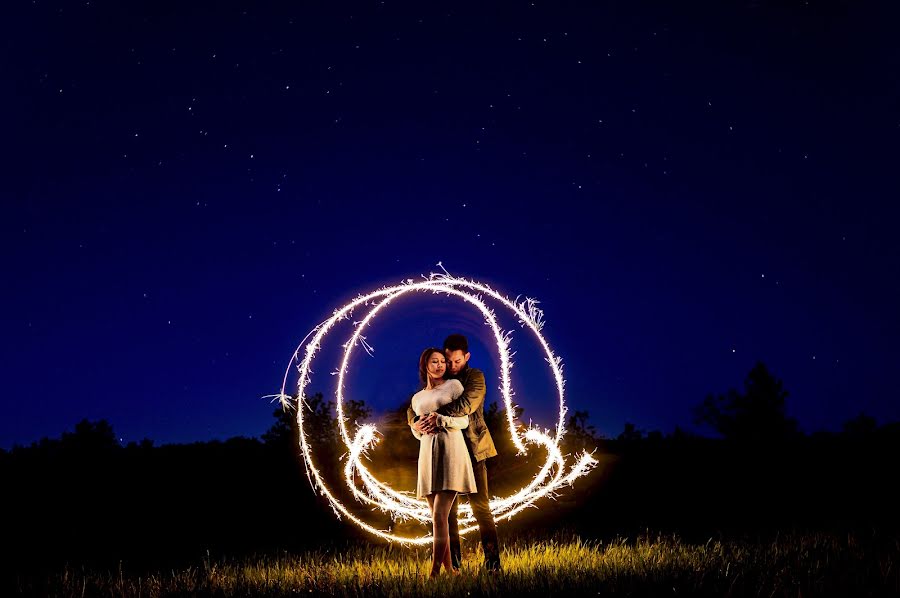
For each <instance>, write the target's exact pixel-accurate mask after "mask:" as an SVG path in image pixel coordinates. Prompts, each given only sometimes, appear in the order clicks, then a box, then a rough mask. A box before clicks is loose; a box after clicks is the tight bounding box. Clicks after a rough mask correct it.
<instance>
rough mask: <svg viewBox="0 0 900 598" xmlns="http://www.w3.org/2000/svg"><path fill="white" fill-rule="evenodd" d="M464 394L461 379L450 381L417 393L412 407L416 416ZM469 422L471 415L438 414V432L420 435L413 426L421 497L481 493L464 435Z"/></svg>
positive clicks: (419, 495)
mask: <svg viewBox="0 0 900 598" xmlns="http://www.w3.org/2000/svg"><path fill="white" fill-rule="evenodd" d="M462 393H463V385H462V383H461V382H460V381H459V380H447V381H446V382H444V383H443V384H441V385H440V386H438V387H436V388H432V389H428V390H425V389H423V390H420V391H419V392H417V393H416V394H414V395H413V398H412V409H413V411H414V412H415V413H416V415H425V414H428V413H431V412H432V411H437V410H438V409H439V408H440V407H442V406H443V405H446V404H447V403H449V402H451V401H453V400H454V399H456V398H458V397H459V396H460V395H461V394H462ZM468 425H469V418H468V416H465V415H463V416H461V417H450V416H447V415H441V414H438V418H437V426H438V429H437V430H435V433H434V434H419V433H418V432H416V430H415V428H413V435H414V436H415V437H416V438H418V439H419V480H418V482H417V483H416V496H417V497H419V498H424V497H426V496H428V495H429V494H432V493H433V492H437V491H438V490H456V491H457V492H459V493H460V494H468V493H472V492H478V489H477V487H476V486H475V474H474V473H473V472H472V459H471V457H469V449H468V448H467V447H466V439H465V438H463V434H462V429H463V428H465V427H467V426H468Z"/></svg>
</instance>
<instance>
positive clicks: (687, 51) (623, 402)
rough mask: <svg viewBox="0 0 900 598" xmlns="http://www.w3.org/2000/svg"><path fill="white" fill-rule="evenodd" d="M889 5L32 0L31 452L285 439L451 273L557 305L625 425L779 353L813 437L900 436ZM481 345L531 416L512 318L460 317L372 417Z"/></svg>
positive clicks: (897, 56)
mask: <svg viewBox="0 0 900 598" xmlns="http://www.w3.org/2000/svg"><path fill="white" fill-rule="evenodd" d="M887 5H888V3H884V4H883V5H879V4H875V3H867V2H851V1H849V0H848V1H841V2H817V1H813V0H810V1H809V2H802V1H796V2H795V1H790V2H789V1H779V2H764V1H745V2H729V1H721V0H719V1H715V2H659V3H654V2H646V1H643V0H629V1H615V2H601V1H597V2H583V3H580V4H576V3H561V2H547V1H538V2H527V1H526V2H508V3H476V4H472V5H462V4H457V3H425V2H420V3H411V4H408V5H401V4H398V3H395V2H390V1H386V2H368V3H359V4H350V3H345V2H316V3H302V2H284V3H281V4H280V5H277V4H276V5H273V4H270V3H259V2H249V1H248V2H239V3H238V2H205V3H203V2H166V1H160V0H154V1H153V2H111V1H91V2H46V1H43V0H36V1H34V2H19V1H16V2H8V3H4V6H3V8H2V9H0V11H2V14H0V22H2V23H3V25H2V29H3V41H4V43H3V47H2V60H0V65H2V72H3V77H2V80H3V83H2V85H3V87H4V88H5V91H4V93H3V98H2V100H0V101H2V104H3V121H2V122H3V124H2V127H0V138H2V139H3V143H2V150H0V151H2V165H3V166H2V168H3V173H2V177H0V198H2V206H3V218H2V229H0V230H2V244H3V251H2V258H0V259H2V273H3V281H4V283H3V293H2V301H3V309H2V338H3V343H2V347H3V354H2V364H3V367H2V377H3V381H4V388H3V391H2V397H3V399H2V412H0V446H2V447H6V448H8V447H10V446H12V445H14V444H17V443H18V444H28V443H30V442H32V441H34V440H37V439H38V438H40V437H41V436H51V437H52V436H58V435H59V434H60V433H62V432H63V431H64V430H71V429H72V428H73V427H74V424H75V423H76V422H78V421H79V420H81V419H82V418H89V419H92V420H96V419H100V418H106V419H107V420H109V421H110V422H111V423H112V425H113V426H114V428H115V430H116V432H117V435H118V436H120V437H121V438H122V439H123V442H129V441H132V440H140V439H141V438H144V437H149V438H151V439H153V440H155V441H156V442H187V441H195V440H208V439H212V438H227V437H231V436H235V435H245V436H258V435H260V434H261V433H262V432H264V431H265V430H266V429H267V428H268V427H269V426H270V425H271V424H272V423H273V422H274V420H273V418H272V411H273V409H274V406H273V405H272V404H270V403H269V399H265V398H262V397H263V395H267V394H272V393H275V392H278V390H279V389H280V385H281V379H282V375H283V373H284V371H285V368H286V367H287V364H288V362H289V360H290V358H291V354H292V353H293V351H294V349H295V347H296V346H297V345H298V343H299V342H300V341H301V339H302V338H303V337H304V336H305V335H306V333H307V332H308V331H309V330H310V329H311V328H312V327H313V326H315V325H316V324H317V323H319V322H320V321H322V320H323V319H325V318H326V317H328V316H329V315H330V314H331V312H332V310H333V309H334V308H336V307H338V306H339V305H341V304H343V303H344V302H345V301H347V300H349V299H351V298H353V297H354V296H356V294H357V293H360V292H367V291H369V290H372V289H374V288H377V287H379V286H381V285H385V284H396V283H399V282H400V281H402V280H405V279H407V278H419V277H420V276H421V275H424V274H428V273H429V272H432V271H438V270H439V268H438V266H437V264H438V262H441V264H442V265H443V267H445V268H447V270H448V271H450V272H451V273H452V274H454V275H459V276H467V277H471V278H474V279H477V280H479V281H483V282H485V283H488V284H491V285H492V286H494V287H495V288H496V289H498V290H500V291H501V292H503V293H505V294H507V295H510V296H512V297H515V296H516V295H520V294H521V295H523V296H529V297H536V298H537V299H538V300H540V301H541V307H542V308H543V309H544V312H545V317H546V321H547V324H546V326H545V328H544V332H545V334H546V336H547V338H548V340H549V341H550V343H551V345H552V346H553V347H554V349H555V350H556V351H557V353H558V354H559V355H561V356H562V357H563V359H564V364H565V368H566V369H565V374H566V378H567V381H568V387H567V390H568V401H569V406H570V408H571V409H573V410H575V409H578V410H587V411H589V412H590V420H591V422H592V423H594V424H595V425H596V426H597V427H598V429H599V431H600V432H601V433H604V434H606V435H613V436H614V435H616V434H618V433H619V432H620V431H621V430H622V428H623V425H624V423H625V422H626V421H629V422H633V423H635V424H636V425H637V426H638V427H639V428H641V429H645V430H653V429H659V430H661V431H663V432H671V431H672V430H673V429H674V427H675V426H676V425H677V426H681V427H682V428H685V429H688V430H696V431H703V430H702V429H700V428H697V427H696V426H694V424H693V421H692V415H691V409H692V408H693V407H694V406H695V405H697V404H699V403H700V402H702V400H703V398H704V397H705V396H706V395H707V394H708V393H723V392H725V391H727V390H728V388H730V387H738V388H740V387H741V385H742V383H743V380H744V377H745V376H746V374H747V373H748V372H749V370H750V369H751V368H752V367H753V365H754V363H755V362H756V361H757V360H762V361H763V362H764V363H765V364H766V365H767V366H768V367H769V369H770V370H771V371H772V372H773V373H774V374H775V375H776V376H778V377H779V378H781V379H782V380H783V381H784V384H785V387H786V388H787V390H788V391H789V392H790V397H789V398H788V412H789V414H790V415H793V416H795V417H796V418H797V419H798V420H799V423H800V426H801V428H802V429H803V430H804V431H806V432H812V431H816V430H823V429H825V430H839V429H840V428H841V425H842V423H843V422H844V421H846V420H847V419H850V418H852V417H854V416H856V415H857V414H858V413H860V412H861V411H862V412H865V413H867V414H869V415H872V416H874V417H875V418H876V420H877V421H878V422H879V423H887V422H890V421H895V420H898V419H900V407H898V405H900V401H898V398H900V396H898V387H897V384H896V380H895V373H896V372H898V371H900V342H898V341H900V310H898V308H897V305H900V236H898V234H897V227H898V224H900V219H898V216H900V208H898V207H897V198H898V197H900V175H898V159H900V149H898V148H900V76H898V73H900V43H898V42H897V33H896V23H897V22H898V21H897V17H898V16H900V15H898V14H897V13H898V11H897V10H896V9H892V12H889V10H888V9H887V8H886V7H887ZM498 315H501V316H504V315H506V314H503V312H500V311H498ZM505 325H507V326H509V327H513V328H516V327H515V323H514V322H512V321H510V322H509V323H507V324H505ZM455 331H462V332H464V333H466V334H467V335H469V337H470V341H471V343H472V352H473V358H472V363H473V364H474V365H477V366H479V367H482V368H483V369H485V371H486V373H487V374H488V376H489V389H490V391H491V392H490V394H489V396H488V400H492V399H496V398H497V397H498V395H499V393H498V392H497V391H496V386H497V378H496V371H497V368H496V359H497V358H496V352H495V351H494V348H493V346H492V345H491V344H490V343H491V337H490V336H489V330H488V329H487V328H486V327H485V326H484V325H483V322H482V321H481V319H480V316H479V315H478V314H477V313H476V312H475V311H474V310H473V309H472V308H471V307H467V306H466V305H464V304H462V303H461V302H459V301H458V300H453V299H449V298H441V297H434V296H429V295H418V296H415V297H412V298H409V299H405V300H403V301H398V302H397V305H396V307H392V308H390V309H389V310H387V311H385V312H384V314H383V316H380V317H379V319H378V320H377V322H376V323H375V324H374V325H373V327H372V330H371V332H370V334H369V339H368V340H369V342H370V343H371V344H372V345H373V347H374V349H375V354H374V357H368V356H366V355H365V354H364V353H363V354H360V355H359V356H358V357H357V360H356V361H355V362H354V363H355V364H356V365H355V369H354V370H353V375H352V376H351V384H350V386H349V388H350V389H352V392H350V394H351V395H352V396H353V397H355V398H358V399H362V400H365V401H366V402H367V403H368V404H370V405H372V406H373V407H374V408H375V410H376V416H379V417H380V416H381V415H383V414H384V413H386V412H387V411H388V410H390V409H394V408H396V407H398V406H399V405H402V404H403V403H404V402H405V401H406V400H407V398H408V396H409V394H410V393H411V392H412V391H413V390H415V384H416V361H417V359H418V355H419V352H420V351H421V349H422V348H424V347H425V346H427V345H428V344H439V343H440V342H441V341H442V340H443V338H444V336H445V335H446V334H448V333H450V332H455ZM344 338H346V330H345V333H344V334H343V336H341V337H334V338H333V339H331V344H332V345H334V346H336V347H337V348H339V345H340V343H342V342H343V340H344ZM517 341H518V342H517ZM513 343H514V349H516V350H517V351H518V353H517V355H516V357H515V361H516V367H515V369H514V370H513V372H514V374H515V377H514V382H515V384H516V390H517V393H518V399H519V402H520V404H521V405H522V406H524V407H525V415H524V419H526V420H528V419H529V418H533V419H534V420H535V423H539V424H541V425H543V426H547V427H549V426H552V425H554V423H555V419H554V405H553V404H552V398H553V395H552V390H553V388H552V380H551V379H550V376H549V369H548V368H547V367H546V365H545V364H543V363H542V361H541V355H540V354H538V353H537V346H536V345H535V343H534V342H533V340H532V339H529V338H528V337H527V336H526V335H525V334H524V332H523V331H521V330H519V329H518V328H516V332H515V333H514V335H513ZM333 353H334V352H333V351H332V352H331V354H333ZM328 354H329V350H326V351H324V352H323V359H324V358H326V357H327V356H328ZM334 367H335V366H334V364H329V363H327V361H323V362H322V363H321V365H320V366H319V367H318V369H317V370H316V375H315V376H314V377H313V382H312V384H311V390H313V391H315V390H322V391H323V392H326V393H328V392H331V388H332V386H331V385H333V383H334V379H333V377H331V376H329V375H328V374H329V372H330V371H331V370H332V369H334Z"/></svg>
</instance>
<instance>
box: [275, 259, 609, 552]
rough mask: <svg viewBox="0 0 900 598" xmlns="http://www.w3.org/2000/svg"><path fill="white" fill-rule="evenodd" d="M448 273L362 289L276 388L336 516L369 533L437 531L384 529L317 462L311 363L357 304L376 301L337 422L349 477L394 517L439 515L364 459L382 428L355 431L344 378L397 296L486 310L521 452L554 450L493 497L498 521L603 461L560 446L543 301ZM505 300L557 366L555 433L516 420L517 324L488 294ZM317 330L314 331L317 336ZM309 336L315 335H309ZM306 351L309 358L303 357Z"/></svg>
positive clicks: (311, 473)
mask: <svg viewBox="0 0 900 598" xmlns="http://www.w3.org/2000/svg"><path fill="white" fill-rule="evenodd" d="M438 266H440V267H441V269H442V270H443V272H442V273H431V274H430V275H428V276H427V277H423V279H422V280H421V281H419V282H415V281H413V280H412V279H407V280H406V281H405V282H403V283H401V284H399V285H396V286H385V287H382V288H380V289H378V290H376V291H372V292H371V293H368V294H366V295H359V296H357V297H356V299H354V300H352V301H350V302H349V303H347V304H346V305H343V306H341V307H339V308H337V309H335V310H334V312H333V313H332V316H331V317H330V318H328V319H327V320H325V321H324V322H322V323H321V324H319V325H318V326H316V327H315V328H313V329H312V330H311V331H310V332H309V333H308V334H307V335H306V337H305V338H304V339H303V341H302V342H301V343H300V345H299V346H298V347H297V349H296V351H294V354H293V357H292V359H291V362H290V363H289V364H288V368H287V371H286V372H285V375H284V379H283V381H282V385H281V393H280V394H277V395H270V396H272V397H274V399H273V400H278V401H280V402H281V404H282V406H283V407H284V408H293V409H295V411H296V413H297V423H298V426H299V430H300V434H299V436H300V441H299V443H300V452H301V454H302V455H303V461H304V463H305V465H306V472H307V477H308V478H309V480H310V484H311V485H312V487H313V490H315V491H317V492H319V493H321V494H322V495H323V496H324V497H325V498H326V499H327V500H328V502H329V504H330V506H331V508H332V510H333V511H334V513H335V515H336V516H337V517H338V518H339V519H340V518H341V517H342V516H343V517H346V518H347V519H349V520H350V521H352V522H353V523H355V524H356V525H358V526H359V527H361V528H362V529H364V530H366V531H367V532H369V533H371V534H373V535H375V536H378V537H380V538H383V539H385V540H389V541H393V542H399V543H401V544H412V545H425V544H430V543H431V541H432V538H431V535H423V536H419V537H412V538H410V537H403V536H398V535H396V534H394V533H392V532H391V530H383V529H378V528H376V527H374V526H372V525H370V524H368V523H366V522H365V521H363V520H361V519H360V518H359V517H357V516H356V515H354V514H353V513H352V512H351V511H350V510H349V509H348V508H347V507H346V506H345V505H344V504H343V503H341V501H340V500H338V498H337V497H336V496H335V495H334V494H333V493H332V492H331V490H330V489H329V488H328V486H327V484H326V483H325V480H324V479H323V478H322V475H321V473H320V472H319V470H318V469H317V468H316V465H315V462H314V460H313V451H312V449H311V447H310V445H309V442H308V440H307V437H306V431H305V430H304V427H303V424H304V410H305V409H304V408H305V402H304V397H305V396H306V395H305V394H304V391H305V390H306V388H307V387H308V386H309V382H310V380H311V372H312V369H311V366H312V363H313V361H314V359H315V356H316V353H318V351H319V349H320V348H321V346H322V342H323V340H324V339H325V337H326V336H327V334H328V332H329V331H330V330H331V329H332V328H333V327H334V326H335V325H336V324H337V323H338V322H340V321H342V320H347V319H349V318H350V316H351V315H352V314H353V311H354V310H355V309H357V308H360V307H366V308H370V309H369V311H368V313H366V315H365V317H364V318H363V319H362V320H359V321H355V322H353V327H354V331H353V334H352V335H351V337H350V338H349V339H348V340H347V341H346V342H345V343H344V345H343V347H344V355H343V359H342V360H341V364H340V368H339V369H338V370H337V371H336V372H335V373H336V374H337V377H338V383H337V390H336V401H335V404H336V410H337V422H338V428H339V430H340V437H341V440H342V442H343V443H344V445H345V446H346V447H347V456H346V463H345V465H344V472H343V473H344V479H345V481H346V483H347V486H348V488H349V489H350V491H351V493H352V494H353V496H354V497H355V498H356V500H358V501H360V502H362V503H364V504H367V505H370V506H372V507H374V508H378V509H380V510H381V511H384V512H388V513H390V514H391V517H392V519H394V520H408V519H413V520H416V521H420V522H422V523H429V522H430V521H431V513H430V511H429V509H428V503H427V502H426V501H424V500H420V499H417V498H416V497H415V495H414V494H413V493H411V492H402V491H397V490H394V489H393V488H391V487H390V486H389V485H387V484H384V483H382V482H380V481H379V480H378V479H377V478H376V477H375V476H374V475H373V474H372V473H371V472H370V471H369V470H368V469H367V468H366V466H365V464H364V463H363V458H364V457H365V455H366V451H367V450H368V449H369V448H371V447H372V446H374V444H375V443H376V442H377V438H378V436H377V433H378V430H377V429H376V427H375V426H374V425H371V424H366V425H363V426H359V427H358V428H357V429H356V430H355V433H354V434H353V435H352V436H351V434H350V432H349V430H348V428H347V420H346V417H345V415H344V406H343V405H344V392H345V388H344V380H345V378H346V374H347V372H348V371H349V370H350V362H351V358H352V356H353V350H354V348H356V347H357V346H362V347H363V350H365V351H366V352H367V353H369V354H371V352H372V350H373V349H372V347H371V345H369V344H368V343H367V342H366V339H365V336H364V335H363V331H364V330H365V329H366V327H367V326H368V325H369V323H370V322H371V321H372V319H373V318H375V316H376V315H378V313H379V312H381V310H382V309H384V308H386V307H388V306H389V305H390V304H391V303H392V302H393V301H394V299H397V298H398V297H401V296H403V295H405V294H407V293H414V292H431V293H436V294H445V295H448V296H452V297H458V298H459V299H462V300H463V301H465V302H467V303H469V304H471V305H473V306H474V307H475V308H476V309H477V310H479V311H480V312H481V315H482V316H483V317H484V320H485V323H486V324H487V326H488V327H490V329H491V331H492V333H493V335H494V340H495V342H496V343H497V352H498V353H499V356H500V386H499V390H500V395H501V396H502V397H503V401H504V403H505V405H506V419H507V425H508V426H509V432H510V436H511V437H512V440H513V443H514V445H515V446H516V449H517V450H518V452H519V455H523V454H525V453H527V452H528V446H529V445H531V446H533V447H535V448H538V449H539V450H543V451H545V452H546V461H545V462H544V464H543V466H542V467H541V469H540V471H538V473H537V474H536V475H535V476H534V478H533V479H532V480H531V482H530V483H529V484H528V485H527V486H525V487H524V488H522V489H521V490H519V491H518V492H516V493H515V494H512V495H511V496H507V497H505V498H498V497H494V498H492V499H491V501H490V507H491V512H492V513H493V515H494V518H495V519H497V520H508V519H511V518H512V517H513V516H515V515H516V514H517V513H519V512H521V511H523V510H524V509H526V508H528V507H529V506H532V505H533V504H534V502H535V501H537V500H538V499H540V498H543V497H548V496H555V495H556V493H557V492H559V491H560V490H561V489H562V488H563V487H564V486H567V485H571V484H572V483H573V482H574V481H575V479H577V478H579V477H581V476H584V475H586V474H587V473H588V472H589V471H590V470H591V469H593V467H594V466H596V465H597V460H596V459H594V458H593V456H592V455H591V454H590V453H588V452H586V451H583V452H582V454H581V455H580V456H579V457H578V460H577V462H576V463H575V465H573V466H572V467H571V468H570V469H569V470H568V472H566V457H565V456H564V455H563V454H562V452H561V451H560V448H559V443H560V441H561V440H562V438H563V436H564V435H565V432H566V429H565V417H566V411H567V410H566V404H565V379H564V378H563V373H562V369H563V368H562V359H561V358H560V357H558V356H556V355H554V353H553V350H552V349H551V348H550V345H549V344H548V343H547V340H546V339H545V338H544V336H543V335H542V334H541V329H542V328H543V325H544V314H543V311H542V310H541V309H540V308H539V307H538V306H537V304H538V302H537V301H536V300H534V299H531V298H526V299H524V300H522V301H520V300H519V298H516V299H515V300H510V299H509V298H508V297H506V296H504V295H501V294H500V293H498V292H497V291H495V290H494V289H492V288H491V287H489V286H487V285H485V284H482V283H479V282H476V281H473V280H469V279H465V278H458V277H454V276H452V275H451V274H450V273H449V272H447V271H446V270H444V269H443V266H441V264H438ZM485 297H489V298H490V299H492V300H494V301H496V302H498V303H499V304H500V305H503V306H504V307H506V308H508V309H510V310H511V311H512V312H513V313H514V314H515V315H516V317H517V318H518V321H519V323H520V325H521V326H522V327H523V328H525V329H527V330H530V331H531V332H532V333H533V334H534V336H535V338H536V339H537V341H538V343H539V344H540V345H541V347H542V348H543V350H544V353H545V361H546V362H547V364H548V365H549V366H550V370H551V372H552V375H553V379H554V380H555V382H556V389H557V394H558V397H559V419H558V421H557V425H556V430H555V434H554V435H553V436H551V435H549V431H541V430H539V429H537V428H534V427H530V428H528V429H526V430H525V431H524V432H522V431H520V430H519V427H518V426H517V422H516V420H515V409H514V406H515V405H514V403H513V396H514V395H515V393H514V391H513V388H512V383H511V381H510V376H509V371H510V369H511V368H512V359H511V357H512V355H511V353H510V341H511V338H512V331H503V330H502V329H501V328H500V326H499V324H498V323H497V318H496V316H495V315H494V311H493V310H492V309H491V308H490V307H488V305H487V304H486V303H485V302H484V300H483V298H485ZM310 337H312V338H311V339H310ZM307 341H308V342H307ZM301 356H302V357H301ZM295 363H296V364H297V365H296V369H297V371H298V372H299V378H298V382H297V393H296V396H295V397H294V396H291V395H289V394H288V393H287V392H286V388H287V381H288V377H289V375H290V372H291V369H292V368H293V367H294V366H295ZM355 479H359V480H360V481H361V482H362V483H361V488H360V487H357V484H355V483H354V480H355ZM459 515H460V521H459V523H460V530H459V533H460V534H466V533H468V532H471V531H472V530H474V529H477V525H476V524H475V518H474V516H473V515H472V508H471V506H470V505H469V504H468V503H467V504H464V505H463V504H460V505H459Z"/></svg>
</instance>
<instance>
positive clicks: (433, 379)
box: [407, 334, 500, 577]
mask: <svg viewBox="0 0 900 598" xmlns="http://www.w3.org/2000/svg"><path fill="white" fill-rule="evenodd" d="M469 357H470V354H469V344H468V341H467V340H466V337H464V336H463V335H461V334H451V335H450V336H448V337H447V339H446V340H445V341H444V346H443V348H437V347H430V348H428V349H425V351H424V352H423V353H422V356H421V357H420V358H419V380H420V382H421V383H422V389H421V390H419V392H417V393H416V394H414V395H413V397H412V401H411V404H410V406H409V409H408V410H407V421H408V423H409V425H410V427H411V428H412V433H413V435H414V436H415V437H416V438H417V439H419V443H420V446H419V475H418V482H417V484H416V495H417V496H418V497H419V498H423V497H424V498H426V499H427V500H428V506H429V508H430V509H431V517H432V524H433V536H434V543H433V559H432V565H431V576H432V577H435V576H437V575H438V574H439V573H440V570H441V565H443V566H444V568H445V569H446V570H447V571H448V572H450V573H452V574H459V566H460V562H461V550H460V542H459V524H458V522H457V508H456V507H457V499H458V497H459V495H462V494H464V495H466V497H467V498H468V500H469V504H470V505H471V506H472V513H473V515H474V516H475V520H476V521H477V522H478V530H479V532H480V533H481V545H482V548H483V550H484V559H485V567H486V568H487V569H488V570H490V571H499V570H500V545H499V543H498V539H497V526H496V525H495V523H494V516H493V515H492V514H491V509H490V505H489V504H488V501H489V498H490V495H489V494H488V478H487V468H486V459H488V458H490V457H494V456H496V455H497V449H496V448H494V441H493V439H492V438H491V433H490V432H489V431H488V428H487V425H486V424H485V421H484V396H485V383H484V373H483V372H482V371H481V370H479V369H475V368H471V367H469V365H468V363H469Z"/></svg>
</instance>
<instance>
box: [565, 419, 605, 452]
mask: <svg viewBox="0 0 900 598" xmlns="http://www.w3.org/2000/svg"><path fill="white" fill-rule="evenodd" d="M589 417H590V413H589V412H588V411H575V413H573V414H572V415H570V416H569V421H568V422H567V424H566V435H565V436H564V437H563V450H565V451H566V452H568V453H579V452H581V451H584V450H586V451H588V452H590V451H592V450H594V449H595V448H597V444H598V443H599V438H598V437H597V428H596V427H595V426H594V425H593V424H590V423H588V418H589Z"/></svg>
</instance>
